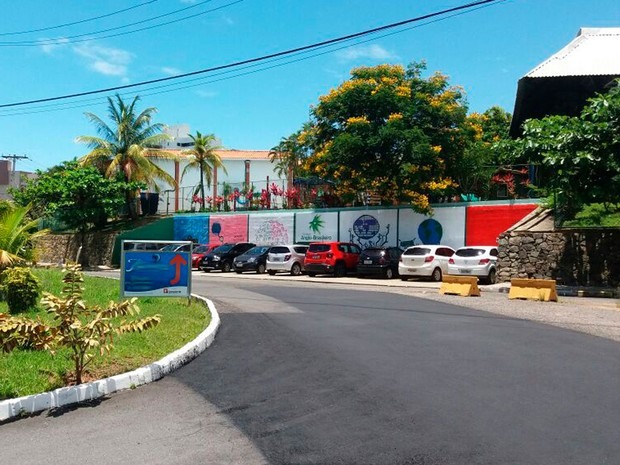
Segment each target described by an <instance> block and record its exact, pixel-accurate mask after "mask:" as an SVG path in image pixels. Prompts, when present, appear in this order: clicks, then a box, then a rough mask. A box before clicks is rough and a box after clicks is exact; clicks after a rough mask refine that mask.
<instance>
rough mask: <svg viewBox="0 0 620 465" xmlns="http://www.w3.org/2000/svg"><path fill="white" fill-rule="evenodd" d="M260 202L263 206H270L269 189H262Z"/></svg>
mask: <svg viewBox="0 0 620 465" xmlns="http://www.w3.org/2000/svg"><path fill="white" fill-rule="evenodd" d="M258 202H259V204H260V207H261V208H267V207H268V206H269V192H268V191H267V189H263V190H261V192H260V198H259V199H258Z"/></svg>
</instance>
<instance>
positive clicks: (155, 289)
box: [121, 241, 192, 297]
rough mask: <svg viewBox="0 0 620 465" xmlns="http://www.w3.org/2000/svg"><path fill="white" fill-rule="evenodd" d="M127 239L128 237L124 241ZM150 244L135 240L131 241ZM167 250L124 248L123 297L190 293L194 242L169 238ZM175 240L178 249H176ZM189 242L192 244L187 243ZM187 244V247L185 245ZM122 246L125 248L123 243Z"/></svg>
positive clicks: (179, 295)
mask: <svg viewBox="0 0 620 465" xmlns="http://www.w3.org/2000/svg"><path fill="white" fill-rule="evenodd" d="M124 242H125V241H124ZM135 243H140V244H147V243H148V242H147V241H139V242H138V241H136V242H133V243H132V244H135ZM167 244H168V246H166V247H165V250H148V249H149V248H148V247H144V249H147V250H140V249H138V250H136V248H134V250H131V248H129V250H123V254H122V260H121V261H122V263H121V294H122V295H123V297H141V296H156V297H189V296H190V295H191V276H192V271H191V266H192V252H191V242H168V243H167ZM175 244H178V245H179V249H181V248H184V249H185V250H187V249H189V251H181V250H179V251H174V250H171V249H175V248H176V247H174V245H175ZM187 244H189V245H187ZM183 246H184V247H183ZM123 249H126V246H125V244H123Z"/></svg>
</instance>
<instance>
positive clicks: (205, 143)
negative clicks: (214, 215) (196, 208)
mask: <svg viewBox="0 0 620 465" xmlns="http://www.w3.org/2000/svg"><path fill="white" fill-rule="evenodd" d="M189 137H191V139H192V141H193V142H194V147H193V148H192V149H190V150H185V151H183V153H184V154H187V155H189V159H188V163H187V166H185V168H183V173H182V174H181V179H183V177H184V176H185V174H186V173H187V172H188V171H189V170H192V169H195V168H198V169H199V170H200V182H199V184H198V190H199V191H200V197H201V198H202V199H203V201H202V207H201V209H204V198H205V182H204V181H205V179H206V181H207V187H211V180H212V179H213V170H214V169H218V168H221V169H222V171H224V173H226V174H228V172H227V171H226V167H225V166H224V164H223V163H222V159H221V158H220V156H219V155H218V154H217V152H216V150H220V149H221V148H222V147H220V146H219V145H217V140H216V138H215V136H214V135H213V134H201V133H200V131H196V135H195V136H193V135H191V134H190V135H189Z"/></svg>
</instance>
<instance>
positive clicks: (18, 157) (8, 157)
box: [2, 154, 30, 173]
mask: <svg viewBox="0 0 620 465" xmlns="http://www.w3.org/2000/svg"><path fill="white" fill-rule="evenodd" d="M2 158H4V159H5V160H13V170H12V171H13V173H15V165H17V160H30V158H28V157H27V156H26V155H15V154H13V155H2Z"/></svg>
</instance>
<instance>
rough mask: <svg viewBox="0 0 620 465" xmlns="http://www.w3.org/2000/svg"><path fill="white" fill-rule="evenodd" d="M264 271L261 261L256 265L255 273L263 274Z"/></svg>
mask: <svg viewBox="0 0 620 465" xmlns="http://www.w3.org/2000/svg"><path fill="white" fill-rule="evenodd" d="M264 272H265V265H263V264H262V263H261V264H260V265H258V268H256V273H258V274H263V273H264Z"/></svg>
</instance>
